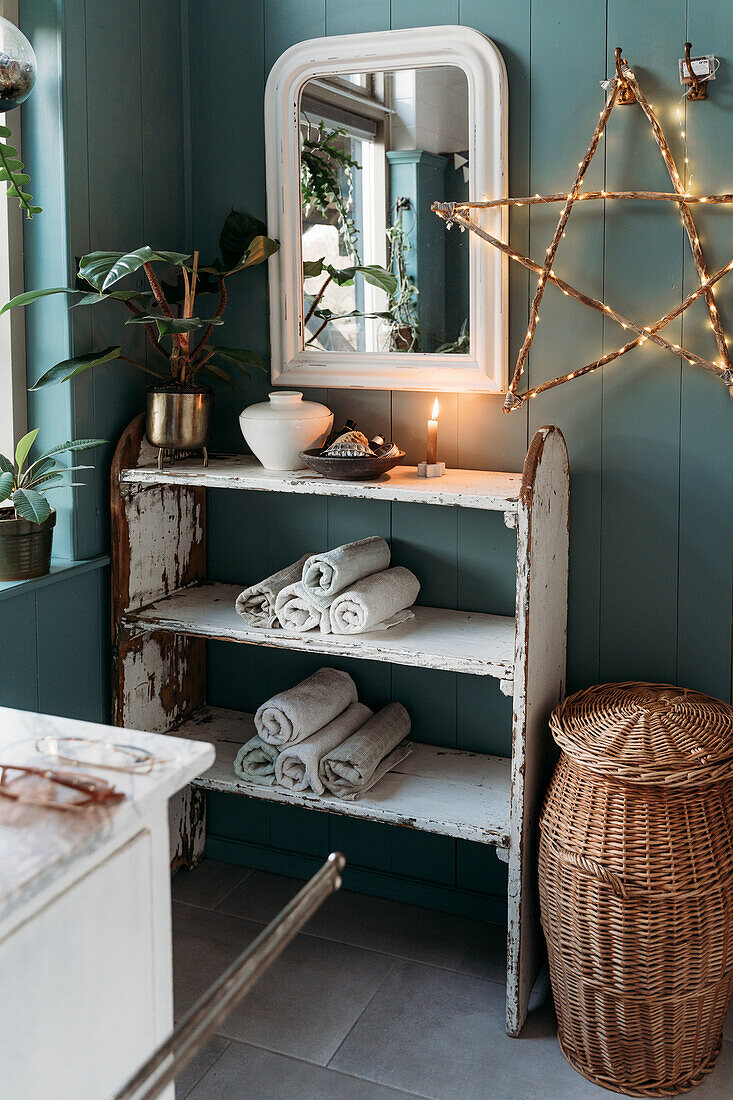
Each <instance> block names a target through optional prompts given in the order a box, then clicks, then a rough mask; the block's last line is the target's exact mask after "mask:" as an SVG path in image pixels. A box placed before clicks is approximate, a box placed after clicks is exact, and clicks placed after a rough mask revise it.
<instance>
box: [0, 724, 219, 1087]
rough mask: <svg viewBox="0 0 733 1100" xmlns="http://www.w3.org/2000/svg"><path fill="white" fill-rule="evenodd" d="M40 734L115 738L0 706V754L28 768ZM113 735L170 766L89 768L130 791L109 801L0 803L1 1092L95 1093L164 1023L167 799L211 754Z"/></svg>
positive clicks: (149, 1046) (146, 1051)
mask: <svg viewBox="0 0 733 1100" xmlns="http://www.w3.org/2000/svg"><path fill="white" fill-rule="evenodd" d="M52 733H53V734H56V735H59V736H67V737H68V736H76V737H91V738H96V739H99V738H105V739H110V740H114V739H117V740H119V735H120V731H119V730H118V729H115V728H112V727H108V726H97V725H92V724H90V723H87V722H75V721H71V720H68V719H60V718H51V717H48V716H45V715H34V714H28V713H25V712H21V711H12V710H6V709H1V708H0V745H1V746H2V757H1V759H2V761H3V763H15V764H30V765H37V764H38V763H39V761H40V757H39V754H38V753H37V752H36V751H35V741H36V738H37V737H40V736H46V735H48V734H52ZM124 740H125V742H126V743H131V742H134V743H135V744H139V745H142V746H143V747H145V748H148V749H149V750H151V751H152V752H154V753H156V754H158V755H159V756H161V757H164V758H166V759H167V760H169V761H170V763H168V764H166V765H163V766H161V767H160V768H156V769H155V770H154V771H153V772H152V773H151V774H150V775H148V776H130V775H126V774H123V773H119V772H111V771H98V772H97V773H96V774H98V775H99V776H100V777H102V778H106V779H107V780H108V781H111V782H112V783H113V784H114V785H115V786H116V787H117V788H118V789H121V790H124V791H125V792H126V793H127V795H128V798H127V799H126V800H125V801H124V802H123V803H120V804H119V805H118V806H116V807H115V808H113V809H111V810H109V811H105V812H103V813H102V812H100V811H98V810H93V811H85V812H84V813H81V814H69V813H61V812H59V811H54V810H50V809H43V808H36V807H33V808H31V807H23V808H20V807H15V806H14V805H12V804H11V803H7V802H3V801H0V851H1V852H2V867H1V869H0V974H1V975H2V997H0V1035H1V1036H2V1052H3V1056H2V1085H1V1086H0V1095H2V1096H3V1097H8V1100H10V1098H11V1097H12V1098H13V1100H51V1098H53V1100H82V1098H83V1100H105V1098H106V1097H109V1096H113V1095H114V1094H115V1093H116V1092H117V1090H118V1089H119V1088H121V1086H122V1085H123V1084H124V1082H125V1081H126V1080H127V1078H128V1077H129V1076H130V1075H131V1074H132V1073H133V1072H134V1071H135V1070H136V1069H137V1068H138V1066H139V1065H140V1064H141V1063H142V1062H143V1061H144V1060H145V1059H146V1058H147V1057H149V1055H150V1054H151V1053H152V1051H153V1050H154V1049H155V1048H156V1046H157V1045H158V1044H159V1043H160V1042H161V1041H162V1040H163V1039H164V1038H165V1037H166V1036H167V1034H168V1033H169V1031H170V1029H171V1027H172V1025H173V986H172V969H171V965H172V964H171V930H170V873H169V840H168V812H167V809H168V806H167V804H168V797H169V796H170V795H171V794H174V793H175V792H176V791H177V790H179V788H180V787H181V786H182V785H184V784H186V783H188V782H189V781H190V780H191V779H192V778H194V776H196V775H197V774H199V773H200V772H201V771H202V770H205V769H206V768H207V767H208V766H209V765H210V764H211V761H212V759H213V755H214V753H213V750H212V748H211V746H210V745H206V744H199V743H198V742H196V741H181V740H177V739H172V738H161V737H156V736H151V735H149V734H141V733H134V732H132V731H128V732H126V733H125V738H124ZM86 770H88V771H90V772H92V773H94V769H93V768H88V769H86ZM165 1096H166V1097H167V1098H168V1100H172V1097H173V1089H172V1088H171V1089H170V1090H168V1092H166V1093H165Z"/></svg>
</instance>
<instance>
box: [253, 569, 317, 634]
mask: <svg viewBox="0 0 733 1100" xmlns="http://www.w3.org/2000/svg"><path fill="white" fill-rule="evenodd" d="M312 556H313V555H308V554H304V555H303V557H302V558H298V560H297V561H294V562H293V564H292V565H286V566H285V568H284V569H280V570H279V571H278V572H277V573H273V574H272V576H271V577H265V579H264V580H263V581H258V583H257V584H251V585H250V586H249V588H245V590H244V592H240V594H239V595H238V596H237V599H236V602H235V604H234V606H235V608H236V610H237V612H238V613H239V614H240V615H241V616H242V618H243V619H244V621H245V622H246V623H247V625H248V626H255V627H259V628H260V629H262V630H271V629H272V628H273V627H275V626H277V625H278V624H277V613H276V611H275V601H276V599H277V595H278V593H279V592H281V591H282V589H283V588H286V587H287V585H289V584H294V583H295V581H299V580H300V578H301V576H302V573H303V566H304V565H305V563H306V562H307V561H310V558H311V557H312Z"/></svg>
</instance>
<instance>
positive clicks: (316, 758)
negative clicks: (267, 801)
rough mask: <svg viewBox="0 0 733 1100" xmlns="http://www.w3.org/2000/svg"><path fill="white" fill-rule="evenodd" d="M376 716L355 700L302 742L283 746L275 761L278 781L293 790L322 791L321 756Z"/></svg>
mask: <svg viewBox="0 0 733 1100" xmlns="http://www.w3.org/2000/svg"><path fill="white" fill-rule="evenodd" d="M373 717H374V711H372V710H370V709H369V707H365V706H364V704H363V703H352V704H351V705H350V706H348V707H347V708H346V710H345V711H343V713H342V714H339V716H338V717H337V718H334V720H333V722H329V723H328V725H327V726H324V727H323V729H321V730H318V731H317V732H316V733H312V734H311V735H310V737H306V739H305V741H301V742H300V744H298V745H289V746H288V748H286V749H283V750H282V752H281V753H279V754H278V757H277V760H276V761H275V777H276V779H277V782H278V783H279V784H280V786H281V787H287V789H288V790H290V791H306V790H307V789H308V788H309V787H310V788H311V790H313V791H315V793H316V794H323V793H324V791H325V787H324V786H323V782H322V780H321V778H320V776H319V774H318V766H319V764H320V763H321V760H322V758H323V757H324V756H325V755H326V753H327V752H330V751H331V749H335V748H336V747H337V746H338V745H341V744H342V743H343V742H344V741H345V740H346V738H347V737H349V736H350V735H351V734H352V733H355V732H356V730H358V729H359V727H360V726H363V725H364V723H365V722H367V721H368V720H369V719H370V718H373Z"/></svg>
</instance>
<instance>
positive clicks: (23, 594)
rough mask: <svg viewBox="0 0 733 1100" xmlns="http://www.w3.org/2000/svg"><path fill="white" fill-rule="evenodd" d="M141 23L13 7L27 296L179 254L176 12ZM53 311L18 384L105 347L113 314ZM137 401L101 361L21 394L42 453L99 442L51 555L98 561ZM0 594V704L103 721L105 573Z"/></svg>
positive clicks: (34, 312) (138, 7)
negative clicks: (81, 270)
mask: <svg viewBox="0 0 733 1100" xmlns="http://www.w3.org/2000/svg"><path fill="white" fill-rule="evenodd" d="M150 11H151V5H144V4H143V3H142V0H114V2H112V0H93V2H89V3H85V2H84V0H63V2H61V0H21V4H20V16H21V25H22V27H23V30H24V31H25V33H26V34H27V35H28V37H29V38H30V39H31V41H32V43H33V45H34V47H35V50H36V54H37V56H38V60H39V80H38V85H37V87H36V89H35V90H34V93H33V95H32V96H31V97H30V99H29V100H28V103H27V104H26V105H25V106H24V107H23V120H22V122H23V152H24V157H25V160H26V163H27V164H28V165H29V167H30V171H31V177H32V180H33V193H34V195H36V196H37V198H38V201H39V204H40V205H41V206H43V208H44V212H43V214H42V215H41V216H40V217H38V218H36V219H34V220H33V222H30V223H26V225H25V235H24V243H25V282H26V287H27V288H29V289H30V288H35V287H41V286H64V285H67V286H68V285H73V278H74V272H75V270H76V265H75V258H76V257H77V256H80V255H82V254H83V253H85V252H89V251H91V250H93V249H105V248H106V249H117V248H119V249H132V248H137V247H138V246H139V245H141V244H144V243H150V244H152V245H153V246H158V247H171V248H175V249H178V248H182V247H183V246H184V245H185V243H186V241H185V240H184V237H185V235H186V234H185V225H186V222H185V201H184V195H185V187H184V181H185V175H186V168H185V165H186V158H185V142H184V106H183V104H184V65H183V50H182V38H181V8H180V5H179V3H178V0H156V4H155V19H151V18H149V15H150ZM9 122H10V124H11V125H12V122H13V116H12V115H11V116H9ZM67 305H68V303H67V301H66V299H64V298H62V297H61V296H59V297H54V298H49V299H45V300H43V301H41V302H39V303H37V304H35V305H34V306H32V307H31V308H30V309H28V310H27V314H26V346H27V369H28V379H29V384H30V383H31V382H33V381H34V380H35V379H36V378H38V377H39V376H40V375H41V374H42V373H43V372H44V371H45V370H46V369H47V368H48V367H49V366H51V365H52V364H53V363H54V362H56V361H58V360H60V359H64V358H66V357H68V356H69V355H71V354H73V353H74V352H76V353H83V352H85V351H88V350H90V349H91V348H92V347H102V346H107V345H110V344H114V343H116V342H118V341H119V338H120V335H121V332H122V330H121V328H120V324H121V322H122V321H123V320H124V313H112V312H110V314H109V315H107V316H102V315H101V314H100V313H98V312H97V311H95V312H94V314H93V315H92V312H91V311H89V310H82V309H78V310H74V311H72V312H69V311H68V310H67ZM127 331H128V333H129V332H130V330H129V329H128V330H127ZM141 350H142V353H143V354H145V349H144V346H143V348H142V349H141ZM144 394H145V383H144V380H143V376H142V374H140V373H136V372H134V370H133V368H130V367H127V366H125V365H121V364H117V363H115V364H112V365H111V366H109V367H103V368H102V369H101V370H100V371H98V372H96V373H94V374H87V375H82V376H81V377H80V378H79V379H78V381H76V382H75V383H74V385H73V386H59V387H58V388H55V389H51V390H46V391H43V392H42V393H39V394H31V395H30V401H29V421H30V423H31V424H33V425H34V426H35V425H37V426H39V427H40V428H41V436H40V440H42V441H43V442H44V443H56V442H58V441H60V440H63V439H68V438H80V437H86V436H95V437H101V438H104V439H107V440H109V444H108V445H107V446H106V447H105V448H102V449H100V451H94V452H91V453H90V455H91V457H90V458H88V459H87V461H89V462H92V463H94V469H93V470H91V471H84V473H83V475H82V477H81V478H79V479H78V480H83V481H84V482H85V485H84V487H83V488H81V489H77V490H75V497H76V499H75V502H74V507H73V508H72V501H71V494H70V493H66V494H63V493H57V494H56V500H55V504H56V506H57V508H58V511H59V525H58V528H57V532H56V538H55V543H54V552H55V554H57V555H58V556H59V557H61V558H82V559H83V558H92V557H94V556H96V555H98V554H100V553H102V552H104V551H106V550H107V548H108V537H109V536H108V515H109V491H108V477H109V473H108V471H109V460H110V457H111V453H112V451H113V449H114V445H115V443H116V441H117V439H118V438H119V436H120V434H121V432H122V430H123V428H124V427H125V425H126V424H127V422H128V421H129V420H130V419H131V418H132V417H133V416H134V415H135V414H136V413H137V412H138V411H139V410H140V409H141V408H142V407H143V402H144ZM0 587H1V586H0ZM0 596H1V597H2V598H0V669H1V670H2V671H0V705H4V706H14V707H19V708H22V709H27V710H41V711H47V712H49V713H54V714H62V715H66V716H70V717H77V718H82V719H90V720H95V721H108V719H109V690H108V682H109V652H108V638H109V629H108V605H109V570H108V569H106V568H105V569H102V570H99V569H91V570H88V571H85V572H78V571H71V572H61V573H60V574H58V575H57V576H54V577H53V578H50V579H49V581H48V582H47V583H43V584H42V585H41V586H39V587H35V586H33V585H31V586H30V587H28V588H27V589H25V588H23V587H19V588H17V589H12V590H11V591H7V592H5V593H0Z"/></svg>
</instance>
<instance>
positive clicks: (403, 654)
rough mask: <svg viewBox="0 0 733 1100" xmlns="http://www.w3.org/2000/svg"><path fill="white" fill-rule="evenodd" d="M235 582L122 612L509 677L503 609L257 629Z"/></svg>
mask: <svg viewBox="0 0 733 1100" xmlns="http://www.w3.org/2000/svg"><path fill="white" fill-rule="evenodd" d="M240 591H241V587H240V586H239V585H233V584H204V585H201V586H199V587H195V588H183V589H179V590H178V591H177V592H174V593H172V594H171V595H170V596H166V597H165V598H164V599H161V600H158V601H157V602H156V603H153V604H150V606H148V607H145V608H143V609H142V610H141V611H136V612H128V613H127V615H126V616H125V623H126V624H127V625H128V626H135V627H141V628H143V629H145V630H166V631H170V632H171V633H174V634H187V635H193V636H196V637H203V638H215V639H221V640H227V641H233V642H244V643H246V644H249V645H266V646H273V647H275V648H276V649H293V650H298V651H299V652H310V653H324V654H326V655H328V654H332V655H334V656H339V657H355V658H358V659H361V660H366V661H387V662H389V663H391V664H397V665H415V666H418V667H420V668H435V669H445V670H447V671H449V672H464V673H469V674H471V675H474V676H495V677H498V678H499V679H501V680H511V679H512V678H513V676H514V634H515V626H514V619H513V618H510V617H508V616H504V615H484V614H480V613H479V612H473V611H471V612H467V611H448V610H444V609H442V608H435V607H415V608H414V611H415V618H414V619H410V620H408V621H407V622H406V623H401V624H400V625H399V626H394V627H392V628H391V629H389V630H374V631H370V632H369V633H367V634H321V633H319V632H318V631H308V632H307V633H304V634H289V633H286V632H285V631H284V630H258V629H255V628H252V627H249V626H247V624H246V623H245V622H244V620H243V619H242V618H241V616H240V615H238V614H237V612H236V611H235V610H234V601H235V600H236V598H237V596H238V595H239V593H240Z"/></svg>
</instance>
